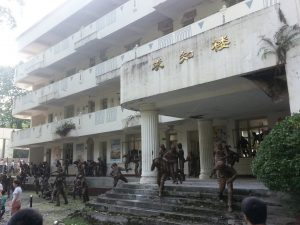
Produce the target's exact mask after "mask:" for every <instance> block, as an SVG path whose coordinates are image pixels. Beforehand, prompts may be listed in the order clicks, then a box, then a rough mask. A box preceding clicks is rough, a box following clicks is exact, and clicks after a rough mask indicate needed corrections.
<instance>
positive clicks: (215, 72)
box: [121, 3, 280, 104]
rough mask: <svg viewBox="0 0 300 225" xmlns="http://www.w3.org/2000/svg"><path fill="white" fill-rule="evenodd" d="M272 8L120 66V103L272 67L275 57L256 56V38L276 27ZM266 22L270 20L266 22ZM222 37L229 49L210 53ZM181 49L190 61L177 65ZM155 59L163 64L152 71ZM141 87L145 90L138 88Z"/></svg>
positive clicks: (257, 41) (258, 40) (271, 32)
mask: <svg viewBox="0 0 300 225" xmlns="http://www.w3.org/2000/svg"><path fill="white" fill-rule="evenodd" d="M240 4H242V3H240ZM238 5H239V4H238ZM276 8H277V6H273V7H269V8H267V9H263V10H261V11H258V12H255V13H253V14H251V15H248V16H245V17H243V18H241V19H239V20H234V21H232V22H230V23H228V24H225V25H223V26H221V27H217V28H215V29H212V30H209V31H206V32H204V33H201V34H199V35H197V36H194V37H191V38H189V39H187V40H184V41H181V42H179V43H176V44H173V45H171V46H168V47H166V48H163V49H161V50H158V51H156V52H153V53H150V54H147V55H145V56H141V57H139V58H137V59H136V60H132V61H130V62H128V63H126V64H124V65H123V68H122V74H121V93H122V95H121V103H122V104H124V103H126V102H130V101H134V100H137V99H141V98H147V97H150V96H155V95H159V94H162V93H166V92H171V91H175V90H179V89H183V88H188V87H192V86H195V85H199V84H203V83H207V82H212V81H215V80H219V79H222V78H227V77H232V76H239V75H241V74H246V73H249V72H252V71H257V70H260V69H263V68H268V67H272V66H275V64H276V61H275V57H274V58H272V57H269V58H267V59H266V60H261V58H260V57H258V56H257V53H258V51H259V48H260V46H259V45H258V43H259V42H260V36H262V35H268V34H274V33H275V32H276V31H277V29H278V28H279V26H280V23H279V19H278V15H277V9H276ZM229 9H230V8H229ZM229 9H228V10H229ZM269 18H274V19H272V21H269ZM262 21H269V22H268V23H262ZM194 25H197V27H196V26H195V27H194V26H191V28H192V32H195V33H197V32H199V31H196V30H197V29H200V28H199V26H198V24H194ZM241 27H243V29H241ZM193 29H195V30H193ZM224 35H228V38H229V41H230V42H231V44H230V47H229V48H228V49H225V50H223V51H221V52H215V51H213V50H212V49H211V44H212V43H213V41H214V40H215V39H216V38H220V37H221V36H224ZM181 49H183V50H186V51H193V52H194V57H193V58H192V59H190V60H189V61H188V62H185V63H183V64H181V65H180V64H179V63H178V62H179V55H180V51H181ZM200 50H201V51H200ZM157 58H161V59H162V60H163V65H164V66H165V67H164V68H163V69H161V70H159V71H153V70H152V63H153V61H154V60H155V59H157ZM199 71H201V76H199ZM170 80H172V82H170ZM141 84H144V85H145V86H143V88H141ZM162 87H163V88H162Z"/></svg>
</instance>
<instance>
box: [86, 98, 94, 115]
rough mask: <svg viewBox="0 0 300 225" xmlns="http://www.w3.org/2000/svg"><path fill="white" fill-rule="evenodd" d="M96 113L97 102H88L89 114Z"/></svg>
mask: <svg viewBox="0 0 300 225" xmlns="http://www.w3.org/2000/svg"><path fill="white" fill-rule="evenodd" d="M92 112H95V101H91V100H90V101H89V102H88V113H92Z"/></svg>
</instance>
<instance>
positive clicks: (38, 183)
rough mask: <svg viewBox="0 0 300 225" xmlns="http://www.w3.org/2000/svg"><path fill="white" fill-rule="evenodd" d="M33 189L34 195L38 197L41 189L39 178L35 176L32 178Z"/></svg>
mask: <svg viewBox="0 0 300 225" xmlns="http://www.w3.org/2000/svg"><path fill="white" fill-rule="evenodd" d="M33 183H34V189H35V193H36V194H37V195H38V194H39V191H40V189H41V185H40V180H39V177H38V176H37V175H35V176H34V181H33Z"/></svg>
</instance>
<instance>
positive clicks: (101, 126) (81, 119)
mask: <svg viewBox="0 0 300 225" xmlns="http://www.w3.org/2000/svg"><path fill="white" fill-rule="evenodd" d="M133 113H134V112H132V111H130V110H122V109H121V107H120V106H116V107H113V108H108V109H105V110H100V111H97V112H93V113H87V114H80V115H78V116H76V117H72V118H68V119H64V120H60V121H57V122H52V123H47V124H43V125H40V126H36V127H32V128H28V129H23V130H19V131H15V132H13V134H12V145H13V146H26V145H30V144H34V143H36V144H37V143H43V142H51V141H54V140H56V139H61V138H71V137H77V136H84V135H92V134H98V133H104V132H111V131H118V130H121V129H123V120H124V118H127V117H128V116H129V115H131V114H133ZM66 121H70V122H73V123H74V124H75V127H76V129H74V130H71V131H70V132H69V133H68V134H67V136H66V137H60V136H59V135H57V134H56V129H57V127H59V126H61V125H62V124H63V123H65V122H66Z"/></svg>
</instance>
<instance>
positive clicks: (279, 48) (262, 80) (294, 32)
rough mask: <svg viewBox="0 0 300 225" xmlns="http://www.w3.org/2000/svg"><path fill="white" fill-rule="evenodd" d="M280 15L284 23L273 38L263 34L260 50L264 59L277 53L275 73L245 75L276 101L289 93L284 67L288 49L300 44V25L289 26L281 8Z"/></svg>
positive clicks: (259, 53) (259, 52)
mask: <svg viewBox="0 0 300 225" xmlns="http://www.w3.org/2000/svg"><path fill="white" fill-rule="evenodd" d="M278 16H279V19H280V21H281V23H282V24H283V25H282V26H281V27H280V28H279V30H278V31H277V32H276V33H275V34H274V36H273V38H267V37H265V36H261V41H262V42H263V46H262V47H261V48H260V49H259V51H258V55H261V57H262V59H266V58H267V57H268V56H269V55H275V57H276V68H275V70H274V73H272V74H270V73H269V74H265V75H259V76H257V75H249V76H245V78H246V79H248V80H251V81H252V82H254V83H255V84H256V85H257V86H258V87H259V88H260V89H261V90H262V91H264V92H265V94H266V95H268V96H269V97H270V98H271V99H272V100H273V101H274V102H278V101H280V100H282V97H283V96H284V95H285V94H287V84H286V77H285V67H284V66H285V64H286V57H287V53H288V51H289V50H290V49H292V48H294V47H295V46H297V45H298V44H299V42H298V40H300V27H299V26H298V25H297V24H296V25H293V26H289V25H288V24H287V20H286V18H285V16H284V15H283V13H282V11H281V10H280V9H279V11H278Z"/></svg>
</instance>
